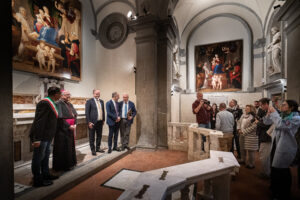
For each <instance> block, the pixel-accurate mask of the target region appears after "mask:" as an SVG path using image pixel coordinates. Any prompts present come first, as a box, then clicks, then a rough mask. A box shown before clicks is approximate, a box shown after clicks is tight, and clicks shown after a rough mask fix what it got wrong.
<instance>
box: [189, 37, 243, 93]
mask: <svg viewBox="0 0 300 200" xmlns="http://www.w3.org/2000/svg"><path fill="white" fill-rule="evenodd" d="M242 55H243V40H235V41H227V42H219V43H214V44H207V45H199V46H195V65H196V66H195V67H196V70H195V71H196V90H197V91H199V90H200V91H202V92H231V91H238V90H241V89H242V68H243V66H242Z"/></svg>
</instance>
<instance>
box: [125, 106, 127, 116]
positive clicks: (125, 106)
mask: <svg viewBox="0 0 300 200" xmlns="http://www.w3.org/2000/svg"><path fill="white" fill-rule="evenodd" d="M125 118H127V103H125Z"/></svg>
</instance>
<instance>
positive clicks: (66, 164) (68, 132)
mask: <svg viewBox="0 0 300 200" xmlns="http://www.w3.org/2000/svg"><path fill="white" fill-rule="evenodd" d="M69 101H70V92H68V91H63V92H62V96H61V99H60V100H59V101H58V102H57V104H56V105H57V109H58V123H57V131H56V134H55V137H54V147H53V169H54V170H55V171H66V170H70V169H71V168H72V167H74V166H75V165H76V163H77V159H76V150H75V128H76V118H77V112H76V110H75V109H74V107H73V105H72V104H71V103H70V102H69Z"/></svg>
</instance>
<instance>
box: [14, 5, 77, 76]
mask: <svg viewBox="0 0 300 200" xmlns="http://www.w3.org/2000/svg"><path fill="white" fill-rule="evenodd" d="M80 49H81V4H80V2H79V1H78V0H12V54H13V58H12V61H13V69H15V70H19V71H26V72H32V73H36V74H38V75H40V76H51V77H59V78H64V79H71V80H77V81H79V80H81V64H80V63H81V62H80V61H81V56H80V52H81V51H80Z"/></svg>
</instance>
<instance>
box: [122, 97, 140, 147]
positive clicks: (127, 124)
mask: <svg viewBox="0 0 300 200" xmlns="http://www.w3.org/2000/svg"><path fill="white" fill-rule="evenodd" d="M128 99H129V96H128V94H123V101H121V102H120V104H119V111H120V117H121V121H120V132H121V143H122V151H124V150H125V149H127V150H130V148H129V146H128V143H129V135H130V128H131V124H132V123H133V119H134V117H135V115H136V109H135V105H134V103H133V102H132V101H129V100H128Z"/></svg>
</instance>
